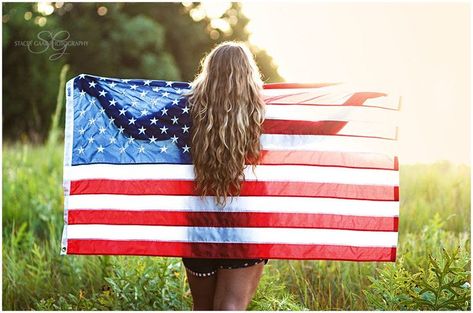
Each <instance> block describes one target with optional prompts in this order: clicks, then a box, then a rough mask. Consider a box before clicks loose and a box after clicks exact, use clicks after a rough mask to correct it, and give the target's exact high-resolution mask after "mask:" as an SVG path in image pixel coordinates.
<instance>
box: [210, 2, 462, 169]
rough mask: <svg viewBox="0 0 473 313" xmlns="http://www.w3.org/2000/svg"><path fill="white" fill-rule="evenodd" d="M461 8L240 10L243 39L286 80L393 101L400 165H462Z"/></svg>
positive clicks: (257, 5)
mask: <svg viewBox="0 0 473 313" xmlns="http://www.w3.org/2000/svg"><path fill="white" fill-rule="evenodd" d="M213 5H215V3H213ZM469 6H470V5H469V3H461V2H453V1H452V2H450V3H436V2H431V3H422V2H420V3H414V2H413V3H408V2H407V3H402V2H398V3H382V2H378V3H350V2H339V3H335V2H330V3H324V2H301V1H291V2H290V3H289V2H283V1H274V2H271V3H268V2H266V1H265V2H260V1H252V2H244V4H243V10H244V11H243V12H244V13H245V15H246V16H248V17H249V18H250V19H251V21H250V24H249V25H248V30H249V31H250V32H251V33H252V35H251V37H250V41H251V42H252V43H254V44H256V45H258V46H260V47H262V48H264V49H266V50H267V51H268V53H269V54H270V55H271V56H272V57H273V58H274V61H275V63H276V64H277V65H278V66H279V73H280V74H281V75H282V76H283V77H284V78H285V80H286V81H288V82H347V83H350V84H353V83H354V84H356V85H360V86H366V87H367V88H370V89H372V91H381V92H388V93H392V94H399V95H401V96H402V108H401V111H400V124H399V139H398V140H399V161H400V163H401V164H412V163H431V162H436V161H439V160H449V161H451V162H454V163H466V164H469V163H470V136H471V135H470V114H471V113H470V110H471V109H470V56H469V55H470V12H469Z"/></svg>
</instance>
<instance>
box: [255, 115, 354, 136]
mask: <svg viewBox="0 0 473 313" xmlns="http://www.w3.org/2000/svg"><path fill="white" fill-rule="evenodd" d="M347 123H348V122H339V121H317V122H313V121H296V120H272V119H267V120H265V121H264V122H263V133H265V134H286V135H294V134H296V135H336V134H337V133H338V132H339V131H340V130H341V129H342V128H343V127H344V126H345V125H346V124H347ZM357 137H362V136H357Z"/></svg>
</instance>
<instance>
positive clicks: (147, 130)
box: [68, 74, 192, 165]
mask: <svg viewBox="0 0 473 313" xmlns="http://www.w3.org/2000/svg"><path fill="white" fill-rule="evenodd" d="M73 88H74V89H73V94H72V96H73V99H74V106H77V107H75V108H74V132H73V134H74V135H73V149H74V153H73V154H72V165H76V164H86V163H87V164H91V163H121V164H126V163H133V164H137V163H179V164H191V163H192V161H191V158H190V148H191V147H190V127H191V120H190V107H189V106H188V104H187V101H186V98H185V92H187V91H189V90H190V85H189V83H185V82H174V81H164V80H141V79H118V78H108V77H99V76H95V75H88V74H80V75H78V76H77V77H75V79H74V85H73ZM68 92H69V90H68Z"/></svg>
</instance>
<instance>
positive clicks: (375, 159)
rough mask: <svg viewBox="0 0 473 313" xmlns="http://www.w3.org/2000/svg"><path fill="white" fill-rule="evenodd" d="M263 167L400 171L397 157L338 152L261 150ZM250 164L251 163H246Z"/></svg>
mask: <svg viewBox="0 0 473 313" xmlns="http://www.w3.org/2000/svg"><path fill="white" fill-rule="evenodd" d="M260 155H261V161H260V164H263V165H270V164H271V165H317V166H331V167H346V168H365V169H385V170H398V168H396V165H397V157H395V160H394V165H393V158H392V157H388V156H386V155H384V154H379V153H358V152H338V151H287V150H261V154H260ZM246 164H249V162H246Z"/></svg>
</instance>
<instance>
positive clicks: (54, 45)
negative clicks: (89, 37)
mask: <svg viewBox="0 0 473 313" xmlns="http://www.w3.org/2000/svg"><path fill="white" fill-rule="evenodd" d="M70 37H71V34H70V33H69V32H68V31H66V30H61V31H58V32H52V31H48V30H44V31H41V32H39V33H38V35H37V39H35V40H17V41H15V47H27V49H28V51H30V52H31V53H35V54H41V53H47V52H48V51H51V52H52V54H51V55H50V56H49V60H51V61H54V60H57V59H59V58H60V57H62V56H63V55H64V54H68V52H66V50H67V48H68V47H69V46H72V47H86V46H87V45H88V42H87V41H84V40H69V38H70Z"/></svg>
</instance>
